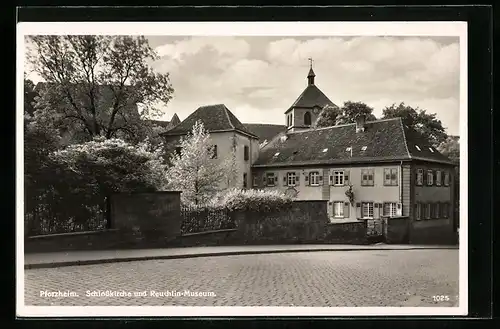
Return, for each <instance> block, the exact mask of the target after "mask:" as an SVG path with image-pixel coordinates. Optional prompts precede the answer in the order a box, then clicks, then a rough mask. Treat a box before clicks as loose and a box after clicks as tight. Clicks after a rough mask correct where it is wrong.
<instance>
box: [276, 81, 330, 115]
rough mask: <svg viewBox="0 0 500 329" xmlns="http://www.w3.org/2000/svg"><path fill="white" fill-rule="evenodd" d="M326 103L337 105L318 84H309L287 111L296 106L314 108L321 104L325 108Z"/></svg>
mask: <svg viewBox="0 0 500 329" xmlns="http://www.w3.org/2000/svg"><path fill="white" fill-rule="evenodd" d="M326 105H330V106H337V105H335V104H334V103H333V102H332V101H331V100H330V99H328V97H326V95H325V94H323V92H322V91H321V90H319V88H318V87H316V85H308V86H307V87H306V89H304V91H303V92H302V94H300V96H299V97H298V98H297V100H296V101H295V102H294V103H293V104H292V106H290V108H289V109H288V110H287V111H286V112H288V111H289V110H290V109H292V108H294V107H306V108H313V107H315V106H319V107H320V108H323V107H324V106H326ZM286 112H285V113H286Z"/></svg>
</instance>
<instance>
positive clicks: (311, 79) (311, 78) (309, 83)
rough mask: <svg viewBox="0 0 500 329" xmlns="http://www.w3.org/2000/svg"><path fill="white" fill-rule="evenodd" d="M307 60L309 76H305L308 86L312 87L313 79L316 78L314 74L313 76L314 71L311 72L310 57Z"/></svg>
mask: <svg viewBox="0 0 500 329" xmlns="http://www.w3.org/2000/svg"><path fill="white" fill-rule="evenodd" d="M308 59H309V65H310V66H311V67H310V68H309V74H307V83H308V85H313V84H314V77H315V76H316V74H314V71H313V67H312V65H313V59H312V58H311V57H309V58H308Z"/></svg>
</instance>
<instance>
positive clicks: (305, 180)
mask: <svg viewBox="0 0 500 329" xmlns="http://www.w3.org/2000/svg"><path fill="white" fill-rule="evenodd" d="M309 175H310V174H307V175H305V176H304V185H305V186H308V185H311V184H310V181H309Z"/></svg>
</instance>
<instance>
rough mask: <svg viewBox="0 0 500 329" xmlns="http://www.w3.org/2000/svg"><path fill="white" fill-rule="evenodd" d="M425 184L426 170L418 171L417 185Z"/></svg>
mask: <svg viewBox="0 0 500 329" xmlns="http://www.w3.org/2000/svg"><path fill="white" fill-rule="evenodd" d="M423 183H424V170H423V169H417V185H420V186H422V185H423Z"/></svg>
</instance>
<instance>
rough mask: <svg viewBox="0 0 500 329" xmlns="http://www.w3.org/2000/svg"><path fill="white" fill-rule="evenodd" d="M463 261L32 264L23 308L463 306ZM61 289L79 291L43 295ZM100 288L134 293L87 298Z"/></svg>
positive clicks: (343, 258)
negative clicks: (34, 266) (460, 289)
mask: <svg viewBox="0 0 500 329" xmlns="http://www.w3.org/2000/svg"><path fill="white" fill-rule="evenodd" d="M458 264H459V261H458V250H373V251H320V252H297V253H283V254H280V253H278V254H259V255H239V256H220V257H200V258H186V259H170V260H149V261H135V262H122V263H108V264H100V265H86V266H70V267H60V268H48V269H33V270H26V271H25V305H37V306H42V305H60V306H66V305H76V306H83V305H89V306H100V305H103V306H139V305H151V306H161V305H169V306H170V305H179V306H336V307H352V306H362V307H376V306H458V277H459V269H458ZM58 291H61V292H71V293H73V294H77V295H78V296H73V297H48V296H47V295H46V294H45V292H58ZM98 291H101V292H102V293H104V294H105V292H106V291H108V293H109V292H110V291H113V292H122V293H126V294H127V293H130V295H128V296H110V297H106V296H101V297H99V296H87V293H88V292H94V295H96V294H97V293H98ZM187 291H189V293H188V294H187V293H186V294H185V292H187ZM134 293H137V295H135V294H134ZM142 293H144V294H145V296H142V295H140V294H142ZM162 294H163V296H162ZM195 294H198V295H199V296H194V295H195ZM41 295H44V296H41ZM165 295H167V296H165ZM168 295H170V296H168ZM172 295H173V296H172ZM433 296H448V299H449V301H434V298H433Z"/></svg>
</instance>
